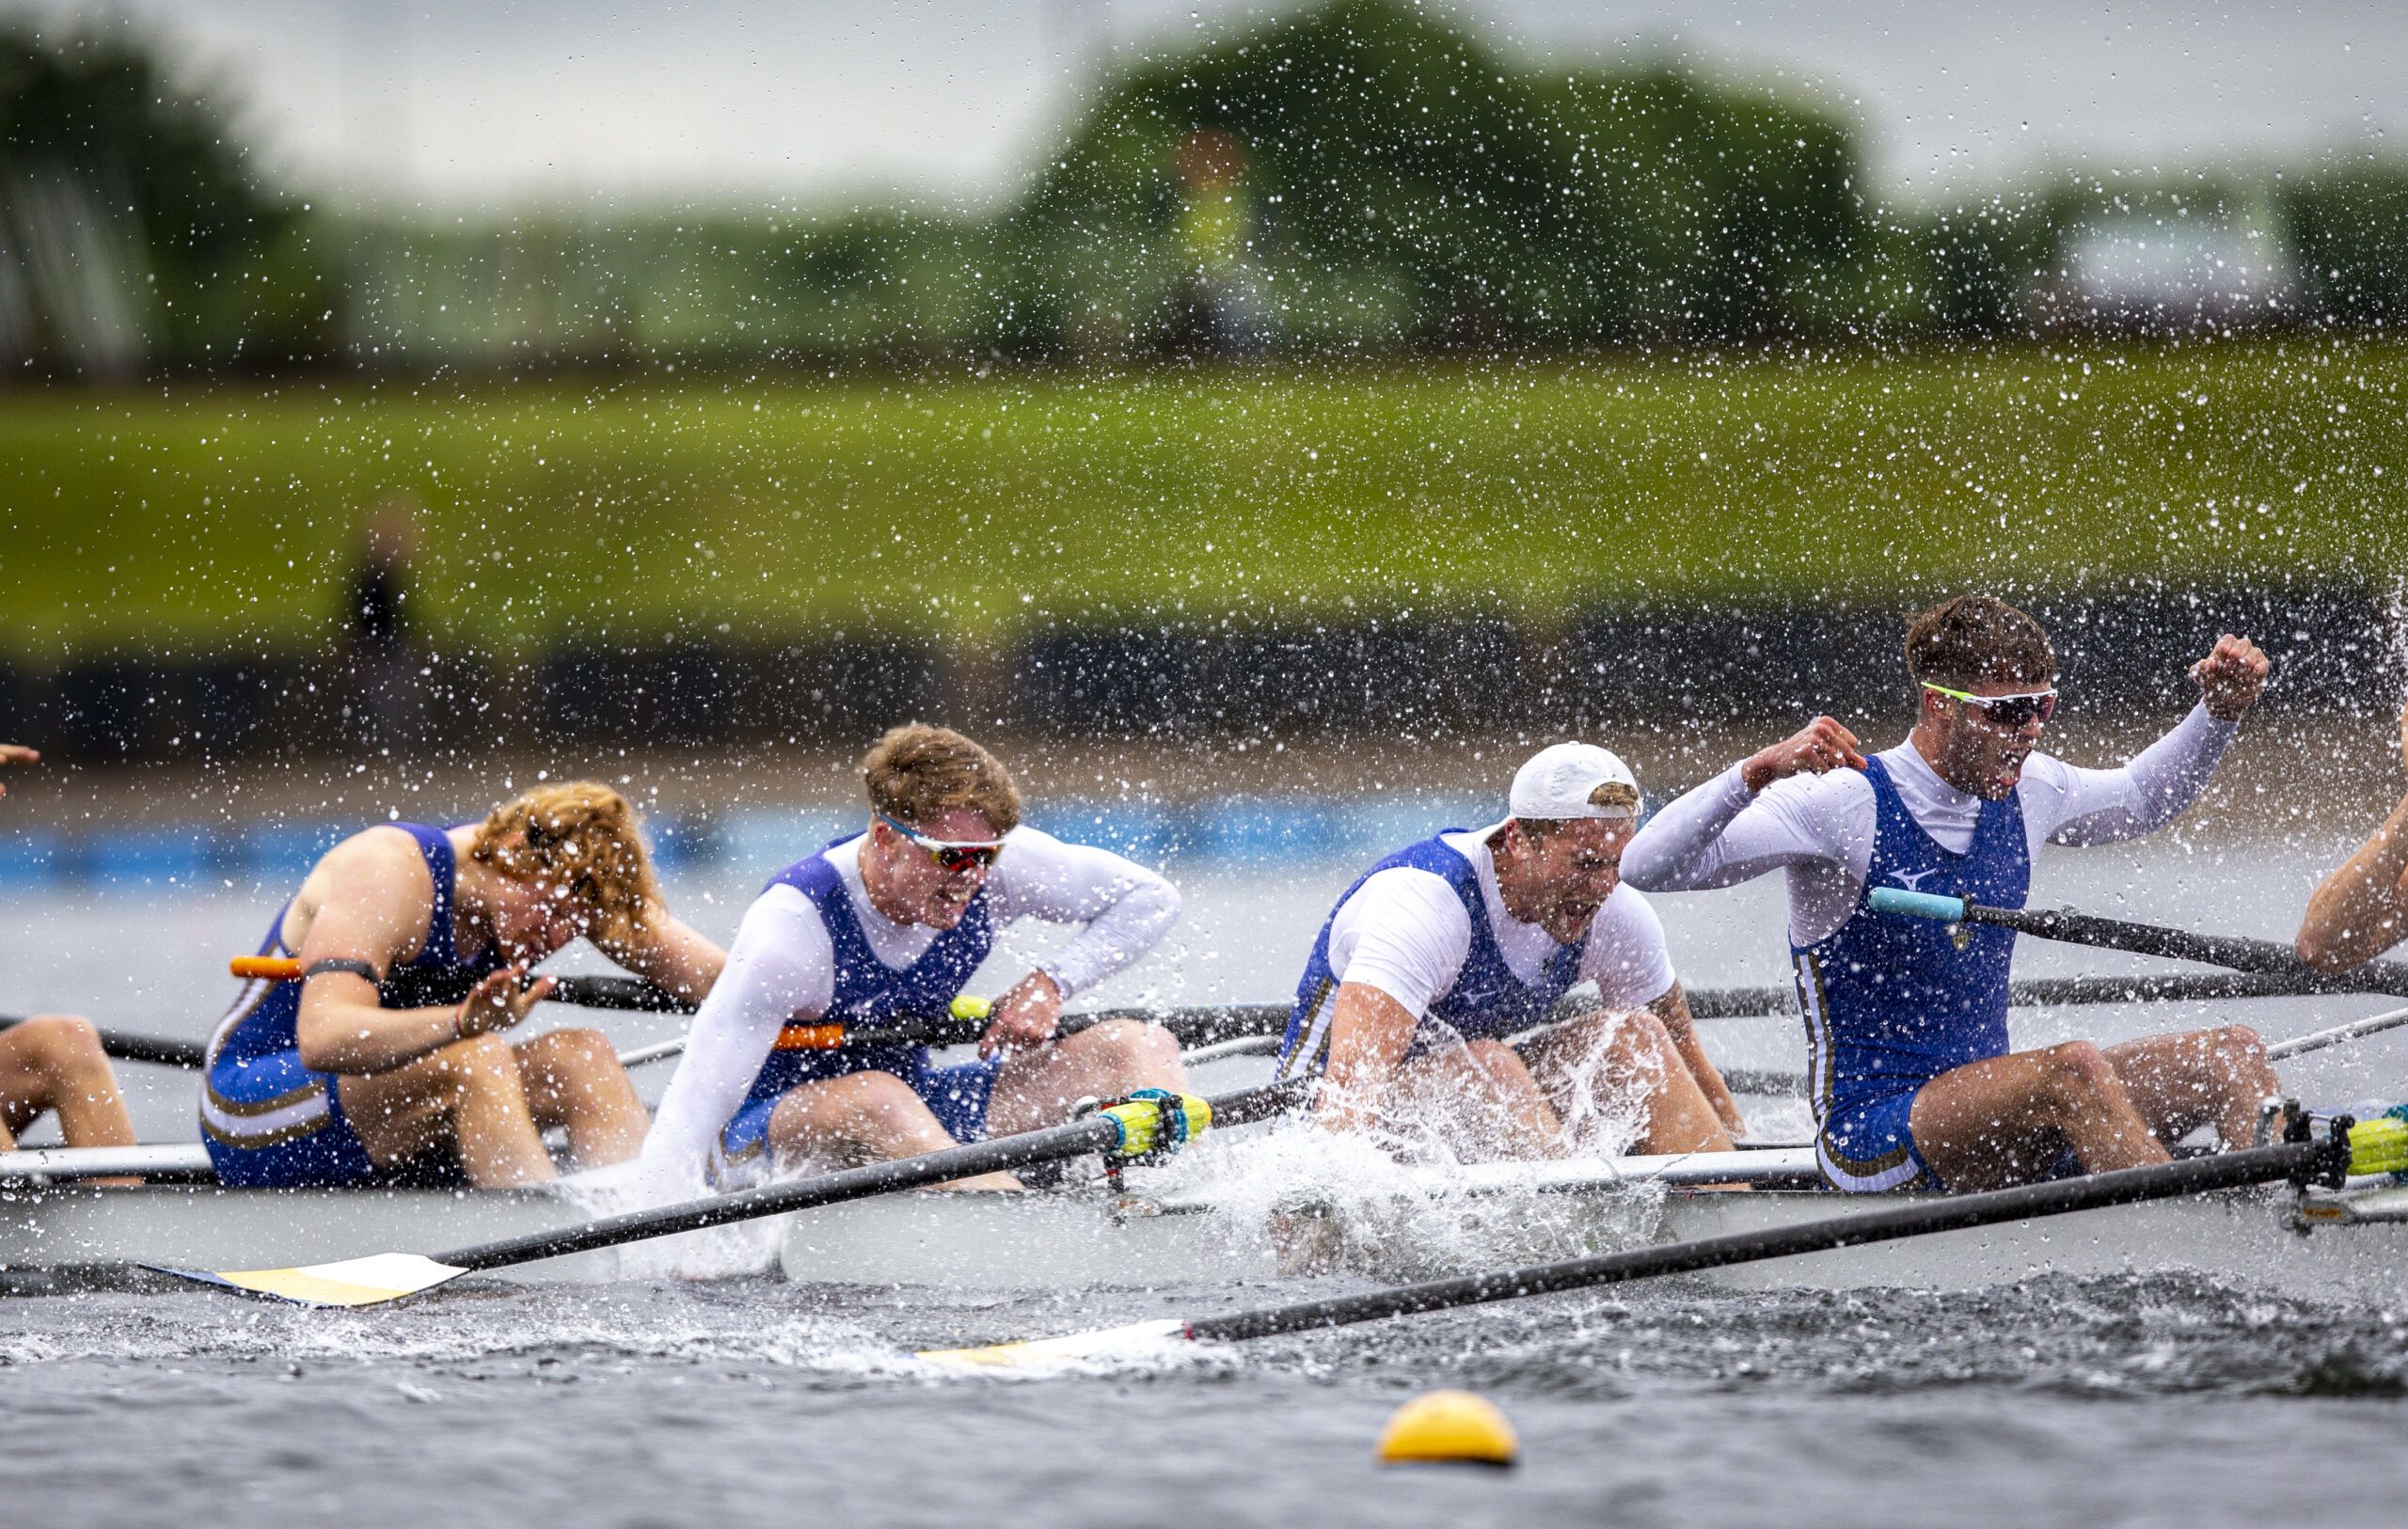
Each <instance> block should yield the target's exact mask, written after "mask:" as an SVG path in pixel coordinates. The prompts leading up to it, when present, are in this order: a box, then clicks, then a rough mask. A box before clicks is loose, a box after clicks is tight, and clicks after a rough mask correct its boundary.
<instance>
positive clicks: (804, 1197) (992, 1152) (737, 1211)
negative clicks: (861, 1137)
mask: <svg viewBox="0 0 2408 1529" xmlns="http://www.w3.org/2000/svg"><path fill="white" fill-rule="evenodd" d="M1309 1096H1310V1094H1309V1080H1289V1081H1286V1082H1280V1083H1266V1084H1264V1085H1263V1086H1261V1087H1259V1088H1250V1089H1245V1090H1242V1091H1241V1092H1238V1093H1235V1094H1225V1095H1223V1096H1220V1097H1219V1098H1216V1099H1199V1098H1196V1097H1194V1096H1180V1097H1179V1098H1178V1099H1177V1100H1176V1101H1175V1102H1176V1103H1177V1105H1178V1106H1179V1109H1178V1111H1177V1113H1176V1114H1174V1113H1173V1112H1172V1111H1171V1110H1170V1109H1169V1107H1168V1106H1167V1105H1165V1104H1160V1103H1157V1102H1156V1101H1154V1100H1151V1099H1143V1100H1136V1101H1133V1102H1130V1103H1126V1104H1116V1105H1110V1106H1107V1107H1106V1108H1104V1109H1103V1110H1101V1111H1097V1112H1096V1113H1095V1114H1092V1115H1088V1116H1085V1117H1083V1118H1081V1119H1078V1120H1073V1121H1070V1122H1069V1123H1068V1124H1066V1125H1061V1126H1053V1127H1047V1128H1045V1129H1043V1130H1036V1131H1024V1132H1022V1133H1021V1134H1020V1135H1017V1136H1004V1137H998V1138H996V1139H995V1140H993V1141H990V1142H974V1143H970V1144H969V1145H967V1146H958V1147H949V1148H947V1149H945V1150H944V1151H942V1152H930V1153H927V1154H925V1155H923V1156H921V1157H917V1158H904V1159H897V1160H895V1161H892V1162H875V1163H869V1164H866V1165H864V1166H863V1167H859V1168H847V1169H842V1170H839V1171H838V1172H836V1173H832V1174H816V1175H815V1176H813V1177H810V1178H804V1179H798V1180H796V1181H794V1182H793V1183H790V1184H771V1185H765V1186H763V1187H762V1188H760V1189H755V1190H741V1191H739V1192H737V1193H735V1194H725V1195H718V1196H714V1197H713V1198H710V1199H707V1200H693V1201H689V1202H687V1203H686V1204H684V1205H676V1206H664V1207H662V1208H660V1209H657V1210H638V1211H630V1212H627V1213H626V1214H624V1215H618V1216H606V1217H603V1218H602V1219H600V1220H598V1221H592V1222H585V1223H583V1224H582V1225H578V1226H571V1227H566V1228H563V1229H562V1230H560V1231H555V1232H536V1233H531V1234H529V1235H527V1236H523V1237H505V1238H503V1239H502V1240H500V1241H499V1242H483V1243H479V1244H477V1245H476V1246H474V1247H468V1248H457V1249H454V1250H452V1252H450V1253H436V1254H435V1255H433V1256H432V1257H428V1256H424V1255H421V1254H418V1253H376V1254H373V1255H372V1256H369V1257H366V1258H347V1259H343V1260H341V1261H340V1262H336V1263H330V1264H312V1265H309V1266H306V1267H303V1268H299V1269H237V1270H218V1271H211V1270H202V1269H165V1268H161V1267H160V1266H157V1265H147V1266H145V1267H146V1268H154V1269H159V1271H160V1272H161V1273H165V1274H174V1275H177V1276H180V1277H181V1278H183V1279H188V1280H197V1281H199V1282H200V1283H202V1284H204V1285H221V1286H223V1287H225V1288H228V1289H232V1290H243V1291H247V1292H249V1293H251V1294H253V1295H261V1296H269V1297H274V1298H276V1299H278V1300H290V1301H293V1302H296V1303H298V1304H301V1305H307V1306H374V1305H380V1304H382V1303H383V1302H385V1301H388V1300H400V1299H401V1298H402V1297H404V1296H410V1295H416V1294H418V1293H419V1292H420V1291H422V1290H431V1289H433V1288H434V1287H436V1285H442V1284H444V1283H446V1282H447V1281H450V1280H454V1279H457V1278H459V1277H460V1276H461V1275H463V1274H466V1273H469V1272H470V1271H472V1270H479V1269H508V1268H511V1267H513V1266H514V1265H518V1264H531V1263H535V1262H537V1261H538V1260H541V1259H545V1258H558V1257H562V1256H563V1255H565V1254H568V1253H588V1252H592V1251H593V1250H594V1249H597V1248H615V1247H618V1246H621V1245H622V1244H625V1243H629V1242H641V1241H643V1240H645V1239H647V1238H650V1237H670V1236H673V1235H674V1234H676V1233H679V1232H693V1231H699V1230H701V1229H702V1228H704V1227H706V1226H725V1225H728V1224H729V1223H731V1222H746V1221H754V1220H757V1219H759V1218H760V1217H763V1216H778V1215H784V1214H785V1213H786V1212H788V1211H794V1210H808V1209H810V1208H812V1207H813V1206H830V1205H836V1204H838V1203H840V1202H843V1201H847V1200H861V1199H866V1198H868V1197H869V1196H871V1195H879V1194H891V1193H894V1192H895V1191H897V1190H917V1189H926V1188H927V1187H928V1186H929V1185H932V1184H946V1183H950V1182H952V1181H953V1180H955V1179H960V1178H974V1177H976V1176H977V1175H978V1174H996V1173H1006V1172H1008V1171H1010V1170H1012V1169H1015V1168H1026V1167H1030V1166H1033V1165H1035V1164H1038V1163H1043V1162H1057V1161H1060V1160H1062V1159H1066V1158H1077V1157H1083V1156H1085V1155H1086V1154H1088V1153H1091V1152H1092V1153H1103V1154H1107V1155H1112V1156H1118V1157H1130V1158H1133V1157H1141V1156H1143V1155H1145V1154H1147V1153H1149V1152H1150V1151H1152V1150H1153V1149H1154V1148H1155V1147H1156V1146H1157V1145H1158V1144H1159V1143H1162V1142H1163V1141H1164V1129H1165V1127H1170V1129H1171V1134H1172V1135H1173V1136H1179V1135H1180V1134H1181V1132H1180V1128H1179V1122H1180V1121H1181V1120H1183V1122H1184V1131H1183V1134H1184V1135H1185V1136H1187V1137H1194V1136H1196V1135H1197V1134H1200V1133H1201V1132H1203V1131H1204V1130H1205V1129H1206V1128H1208V1127H1229V1126H1243V1125H1246V1124H1249V1123H1251V1122H1253V1121H1258V1120H1267V1119H1269V1118H1271V1117H1272V1116H1274V1115H1276V1114H1280V1113H1283V1112H1285V1111H1289V1110H1291V1109H1293V1108H1295V1107H1296V1106H1297V1105H1298V1104H1300V1103H1302V1102H1303V1101H1304V1100H1305V1099H1307V1098H1308V1097H1309Z"/></svg>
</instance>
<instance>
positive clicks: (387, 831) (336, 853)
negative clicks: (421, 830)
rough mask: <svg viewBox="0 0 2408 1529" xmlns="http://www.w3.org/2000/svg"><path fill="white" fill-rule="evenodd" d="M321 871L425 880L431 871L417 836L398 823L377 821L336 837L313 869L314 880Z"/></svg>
mask: <svg viewBox="0 0 2408 1529" xmlns="http://www.w3.org/2000/svg"><path fill="white" fill-rule="evenodd" d="M320 875H333V876H339V877H343V878H345V879H349V878H351V877H354V876H361V875H367V876H374V877H377V878H378V879H384V878H385V877H388V876H391V877H395V878H398V879H402V880H415V881H425V880H426V879H427V875H428V873H427V869H426V857H425V855H424V854H423V853H421V852H420V849H419V843H418V840H417V838H416V836H414V835H413V834H411V832H410V831H409V830H408V829H407V828H402V827H401V826H400V825H398V824H392V823H378V824H372V825H371V826H370V827H368V828H362V829H360V830H359V831H358V832H357V833H355V834H352V835H350V836H349V837H348V838H344V839H341V840H338V841H336V843H335V845H334V847H333V848H331V849H329V850H327V851H326V852H325V855H323V856H321V857H320V858H319V859H318V864H317V869H316V870H315V871H312V872H311V873H310V876H311V879H313V880H315V879H317V878H318V877H319V876H320Z"/></svg>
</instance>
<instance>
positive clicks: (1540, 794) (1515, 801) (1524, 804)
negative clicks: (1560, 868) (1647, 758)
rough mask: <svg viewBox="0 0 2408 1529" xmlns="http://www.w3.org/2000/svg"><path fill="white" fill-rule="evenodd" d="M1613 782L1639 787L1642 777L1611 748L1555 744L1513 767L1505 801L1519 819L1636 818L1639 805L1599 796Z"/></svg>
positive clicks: (1580, 744) (1634, 788) (1586, 744)
mask: <svg viewBox="0 0 2408 1529" xmlns="http://www.w3.org/2000/svg"><path fill="white" fill-rule="evenodd" d="M1608 785H1621V786H1628V787H1629V788H1630V789H1631V790H1632V791H1634V792H1635V791H1637V790H1638V789H1639V777H1637V776H1635V775H1633V774H1631V773H1630V766H1629V765H1627V764H1624V763H1623V762H1622V756H1621V755H1619V754H1617V753H1615V752H1614V751H1613V750H1612V749H1600V748H1598V747H1597V746H1596V745H1595V744H1593V743H1551V744H1549V745H1547V746H1546V747H1545V749H1540V750H1539V751H1538V752H1537V753H1535V754H1532V755H1531V756H1530V760H1529V764H1525V765H1523V766H1522V767H1521V768H1520V769H1518V770H1516V771H1514V772H1513V794H1512V795H1511V796H1508V797H1506V806H1507V808H1508V810H1510V811H1511V812H1513V815H1514V816H1515V817H1517V818H1522V817H1533V818H1567V817H1637V816H1638V815H1639V812H1638V810H1637V809H1636V808H1631V807H1624V806H1622V805H1620V804H1619V803H1607V802H1601V801H1599V800H1598V799H1597V796H1598V793H1599V788H1600V787H1603V786H1608Z"/></svg>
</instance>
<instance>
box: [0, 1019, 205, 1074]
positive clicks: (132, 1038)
mask: <svg viewBox="0 0 2408 1529" xmlns="http://www.w3.org/2000/svg"><path fill="white" fill-rule="evenodd" d="M24 1022H25V1021H24V1019H23V1018H22V1017H14V1016H7V1015H0V1030H8V1029H10V1028H12V1027H14V1026H17V1025H22V1024H24ZM100 1038H101V1049H102V1051H103V1052H105V1053H106V1054H107V1055H109V1056H111V1057H113V1058H115V1059H116V1060H118V1061H119V1062H152V1063H156V1064H159V1065H160V1066H163V1067H199V1066H203V1065H205V1064H207V1062H208V1049H209V1048H207V1047H205V1046H203V1045H202V1044H201V1043H200V1042H198V1041H179V1040H170V1039H168V1038H167V1037H166V1036H164V1035H129V1034H127V1033H126V1032H123V1031H121V1030H103V1031H102V1032H100Z"/></svg>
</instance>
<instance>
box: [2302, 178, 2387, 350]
mask: <svg viewBox="0 0 2408 1529" xmlns="http://www.w3.org/2000/svg"><path fill="white" fill-rule="evenodd" d="M2273 202H2274V210H2275V214H2276V216H2277V217H2279V218H2280V219H2281V221H2282V224H2283V229H2284V233H2285V235H2286V236H2287V239H2288V242H2289V244H2290V247H2291V249H2292V251H2293V253H2294V254H2295V255H2296V257H2297V259H2298V261H2299V267H2300V282H2301V287H2302V295H2303V296H2304V298H2305V306H2306V307H2307V309H2308V311H2310V312H2315V313H2321V314H2326V315H2329V316H2331V317H2332V318H2334V319H2337V320H2338V321H2340V322H2341V323H2349V324H2361V325H2363V324H2384V325H2389V326H2392V327H2397V326H2398V325H2399V323H2400V321H2401V320H2402V319H2403V318H2408V164H2402V163H2400V161H2398V160H2379V159H2373V158H2368V157H2353V158H2352V159H2350V160H2346V161H2342V162H2339V163H2330V164H2326V165H2323V166H2318V167H2317V168H2315V169H2313V170H2310V171H2308V172H2307V173H2305V174H2293V175H2287V176H2285V177H2284V178H2283V179H2282V180H2281V181H2280V182H2279V183H2277V185H2276V186H2275V188H2274V193H2273Z"/></svg>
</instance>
